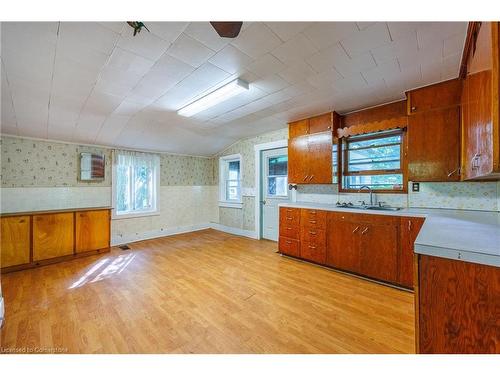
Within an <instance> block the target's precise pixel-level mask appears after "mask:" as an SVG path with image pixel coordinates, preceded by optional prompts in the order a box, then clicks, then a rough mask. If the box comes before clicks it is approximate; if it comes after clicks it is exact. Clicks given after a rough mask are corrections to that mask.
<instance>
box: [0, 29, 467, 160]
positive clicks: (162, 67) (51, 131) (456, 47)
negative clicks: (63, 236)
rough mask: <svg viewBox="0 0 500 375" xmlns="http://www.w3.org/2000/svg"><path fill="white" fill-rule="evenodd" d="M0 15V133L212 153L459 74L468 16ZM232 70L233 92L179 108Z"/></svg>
mask: <svg viewBox="0 0 500 375" xmlns="http://www.w3.org/2000/svg"><path fill="white" fill-rule="evenodd" d="M146 25H147V27H148V28H149V30H151V33H148V32H147V31H145V30H144V31H142V32H141V33H140V34H138V35H137V36H136V37H133V36H132V29H131V28H130V27H129V26H128V25H127V24H126V23H125V22H109V23H92V22H84V23H82V22H60V23H59V22H52V23H40V22H27V23H11V22H7V23H5V22H4V23H2V26H1V31H2V34H1V41H2V45H1V60H2V66H1V67H2V73H1V74H2V81H1V82H2V83H1V84H2V104H1V109H2V113H1V125H2V133H3V134H11V135H19V136H28V137H36V138H43V139H52V140H61V141H70V142H80V143H89V144H99V145H109V146H118V147H127V148H137V149H145V150H154V151H166V152H175V153H183V154H192V155H205V156H208V155H213V154H215V153H216V152H217V151H220V150H221V149H223V148H225V147H226V146H228V145H230V144H231V143H233V142H235V141H236V140H238V139H241V138H246V137H250V136H254V135H257V134H260V133H264V132H267V131H271V130H275V129H279V128H283V127H285V126H286V123H287V122H288V121H291V120H296V119H299V118H302V117H306V116H309V115H313V114H319V113H322V112H326V111H330V110H336V111H337V112H339V113H343V112H347V111H351V110H354V109H359V108H364V107H367V106H371V105H376V104H381V103H385V102H389V101H393V100H397V99H402V98H404V91H406V90H408V89H410V88H414V87H418V86H423V85H427V84H430V83H434V82H439V81H443V80H446V79H451V78H455V77H457V76H458V70H459V64H460V59H461V54H462V49H463V44H464V40H465V35H466V30H467V23H466V22H429V23H423V22H422V23H415V22H410V23H408V22H401V23H398V22H368V23H367V22H266V23H263V22H250V23H249V22H245V23H244V24H243V28H242V31H241V33H240V35H239V36H238V37H237V38H235V39H223V38H220V37H219V36H218V35H217V33H216V32H215V30H213V29H212V27H211V26H210V24H209V23H208V22H193V23H179V22H146ZM237 77H240V78H242V79H244V80H246V81H248V82H249V83H250V89H249V90H248V92H245V93H243V94H240V95H238V96H236V97H234V98H232V99H230V100H228V101H226V102H223V103H221V104H219V105H217V106H215V107H212V108H210V109H207V110H205V111H203V112H201V113H199V114H198V115H196V116H194V117H191V118H184V117H181V116H178V115H177V114H176V111H177V110H178V109H179V108H181V107H183V106H184V105H185V104H187V103H189V102H190V101H192V100H193V98H195V97H197V96H200V95H202V94H203V93H204V92H206V91H207V90H210V89H213V88H214V87H217V86H219V85H222V84H224V83H225V82H229V81H230V80H233V79H235V78H237Z"/></svg>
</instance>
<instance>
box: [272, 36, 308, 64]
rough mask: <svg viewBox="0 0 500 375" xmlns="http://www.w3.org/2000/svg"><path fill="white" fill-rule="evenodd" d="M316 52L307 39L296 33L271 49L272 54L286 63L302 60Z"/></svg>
mask: <svg viewBox="0 0 500 375" xmlns="http://www.w3.org/2000/svg"><path fill="white" fill-rule="evenodd" d="M315 52H317V49H316V47H314V46H313V45H312V43H311V41H310V40H309V39H307V38H306V37H305V36H304V35H302V34H298V35H296V36H294V37H293V38H292V39H290V40H289V41H287V42H286V43H284V44H282V45H280V46H279V47H278V48H276V49H275V50H273V51H272V54H273V55H274V56H276V57H277V58H278V59H280V60H281V61H282V62H284V63H286V64H293V63H296V62H300V61H303V60H304V59H305V58H307V57H309V56H311V55H312V54H314V53H315Z"/></svg>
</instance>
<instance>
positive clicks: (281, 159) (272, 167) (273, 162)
mask: <svg viewBox="0 0 500 375" xmlns="http://www.w3.org/2000/svg"><path fill="white" fill-rule="evenodd" d="M268 169H269V176H286V175H287V174H288V156H287V155H283V156H278V157H273V158H269V159H268Z"/></svg>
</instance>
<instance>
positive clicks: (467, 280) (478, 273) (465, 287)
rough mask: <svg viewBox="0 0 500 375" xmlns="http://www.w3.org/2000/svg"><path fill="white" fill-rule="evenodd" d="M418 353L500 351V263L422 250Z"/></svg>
mask: <svg viewBox="0 0 500 375" xmlns="http://www.w3.org/2000/svg"><path fill="white" fill-rule="evenodd" d="M417 262H418V263H417V269H418V287H417V288H416V291H417V292H416V294H415V308H416V324H417V327H416V332H417V334H416V340H417V342H416V346H417V353H424V354H431V353H450V354H451V353H476V354H477V353H497V354H498V353H500V315H499V314H500V268H498V267H493V266H486V265H481V264H475V263H469V262H463V261H458V260H451V259H445V258H438V257H433V256H427V255H419V256H418V258H417Z"/></svg>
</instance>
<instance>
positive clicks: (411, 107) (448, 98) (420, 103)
mask: <svg viewBox="0 0 500 375" xmlns="http://www.w3.org/2000/svg"><path fill="white" fill-rule="evenodd" d="M461 90H462V82H461V80H460V79H453V80H450V81H446V82H441V83H437V84H435V85H431V86H427V87H422V88H420V89H416V90H413V91H410V92H409V93H408V114H409V115H414V114H418V113H423V112H428V111H432V110H435V109H439V108H447V107H456V106H458V105H459V104H460V96H461Z"/></svg>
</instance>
